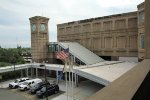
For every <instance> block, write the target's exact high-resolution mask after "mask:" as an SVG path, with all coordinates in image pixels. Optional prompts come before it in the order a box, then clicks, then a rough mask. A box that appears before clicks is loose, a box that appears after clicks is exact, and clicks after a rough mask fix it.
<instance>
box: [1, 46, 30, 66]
mask: <svg viewBox="0 0 150 100" xmlns="http://www.w3.org/2000/svg"><path fill="white" fill-rule="evenodd" d="M29 50H30V48H22V47H21V46H18V47H17V48H2V47H0V67H3V66H9V65H14V64H24V63H25V60H24V59H23V57H22V53H23V52H29Z"/></svg>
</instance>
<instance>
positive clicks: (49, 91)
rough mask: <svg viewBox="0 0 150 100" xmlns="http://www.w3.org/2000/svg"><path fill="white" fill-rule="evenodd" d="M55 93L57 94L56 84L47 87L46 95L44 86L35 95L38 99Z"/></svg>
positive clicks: (57, 87)
mask: <svg viewBox="0 0 150 100" xmlns="http://www.w3.org/2000/svg"><path fill="white" fill-rule="evenodd" d="M57 92H59V86H58V84H51V85H48V86H47V94H46V86H44V87H43V88H42V89H41V90H39V91H37V92H36V95H37V97H39V98H44V97H46V96H49V95H52V94H55V93H57Z"/></svg>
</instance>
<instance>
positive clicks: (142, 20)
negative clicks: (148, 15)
mask: <svg viewBox="0 0 150 100" xmlns="http://www.w3.org/2000/svg"><path fill="white" fill-rule="evenodd" d="M144 17H145V16H144V12H143V11H142V12H139V22H144Z"/></svg>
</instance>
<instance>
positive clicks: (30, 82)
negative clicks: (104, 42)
mask: <svg viewBox="0 0 150 100" xmlns="http://www.w3.org/2000/svg"><path fill="white" fill-rule="evenodd" d="M40 82H42V80H41V79H39V78H36V79H32V80H27V81H25V82H24V83H23V84H20V85H19V86H18V89H19V90H28V89H30V86H31V85H33V84H37V83H40Z"/></svg>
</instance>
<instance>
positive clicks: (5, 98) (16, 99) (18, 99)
mask: <svg viewBox="0 0 150 100" xmlns="http://www.w3.org/2000/svg"><path fill="white" fill-rule="evenodd" d="M0 100H27V98H26V97H25V96H23V95H20V93H16V92H13V91H10V90H8V89H0Z"/></svg>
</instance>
